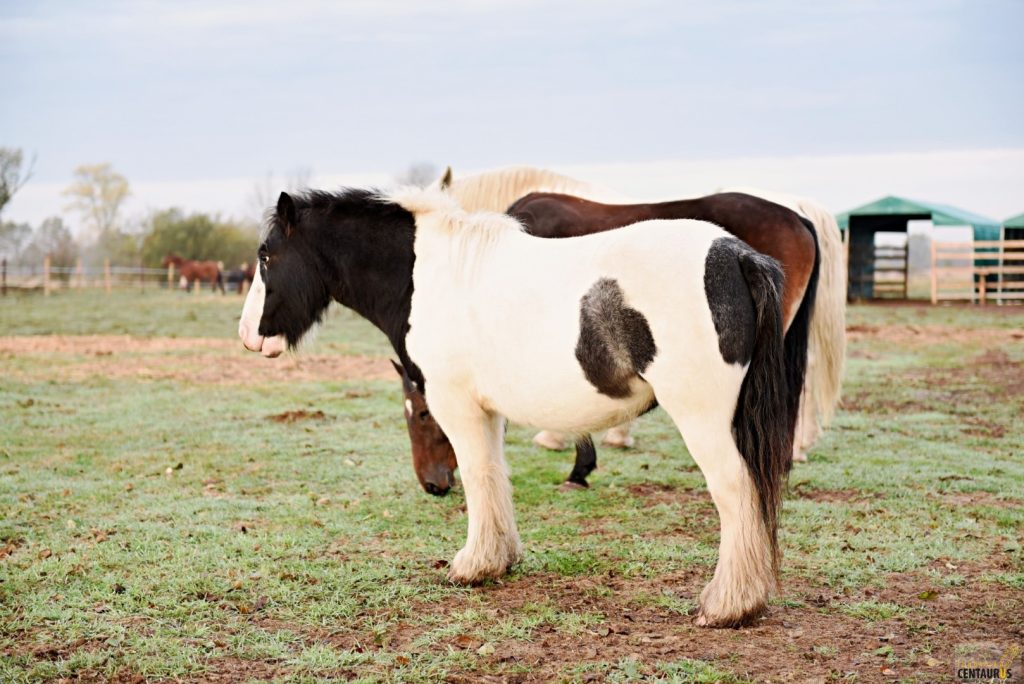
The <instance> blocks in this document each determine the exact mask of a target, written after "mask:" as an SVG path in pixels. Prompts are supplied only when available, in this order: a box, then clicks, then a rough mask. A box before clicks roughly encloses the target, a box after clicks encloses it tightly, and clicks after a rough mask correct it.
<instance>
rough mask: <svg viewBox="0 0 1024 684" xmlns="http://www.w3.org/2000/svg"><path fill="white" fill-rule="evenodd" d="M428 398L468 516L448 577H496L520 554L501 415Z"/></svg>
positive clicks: (461, 579) (471, 580)
mask: <svg viewBox="0 0 1024 684" xmlns="http://www.w3.org/2000/svg"><path fill="white" fill-rule="evenodd" d="M428 387H429V386H428ZM428 393H429V390H428ZM429 402H430V410H431V413H432V414H433V415H434V417H435V418H436V419H437V422H438V424H440V426H441V428H442V429H443V430H444V432H445V434H447V435H448V438H449V439H450V440H451V443H452V446H453V447H454V449H455V458H456V460H457V461H458V464H459V472H460V473H461V476H462V488H463V490H464V491H465V493H466V516H467V518H468V520H469V530H468V534H467V535H466V545H465V546H463V547H462V549H461V550H460V551H459V552H458V553H457V554H455V560H453V561H452V565H451V568H450V570H449V571H448V579H449V580H451V581H452V582H457V583H460V584H473V583H477V582H482V581H483V580H485V579H492V578H497V577H501V576H502V575H504V574H505V572H506V571H507V570H508V568H509V567H510V566H512V565H513V564H514V563H516V562H517V561H518V560H519V559H520V558H521V557H522V555H523V545H522V542H521V541H520V540H519V532H518V530H517V529H516V521H515V513H514V511H513V508H512V485H511V483H510V482H509V478H508V466H507V465H506V464H505V448H504V447H505V445H504V441H505V419H504V418H502V417H501V416H498V415H495V414H490V413H485V412H484V411H482V410H481V409H480V408H478V407H476V406H473V407H465V406H461V407H460V406H456V405H454V404H453V405H449V404H448V402H446V401H443V400H441V399H439V398H438V397H437V396H435V395H430V396H429Z"/></svg>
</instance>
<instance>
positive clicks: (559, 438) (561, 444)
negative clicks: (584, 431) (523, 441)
mask: <svg viewBox="0 0 1024 684" xmlns="http://www.w3.org/2000/svg"><path fill="white" fill-rule="evenodd" d="M533 443H534V444H536V445H537V446H539V447H543V448H545V449H551V450H552V451H562V450H564V449H565V448H566V447H567V446H569V445H568V444H566V441H565V435H563V434H562V433H561V432H555V431H554V430H541V431H540V432H538V433H537V434H535V435H534V436H533Z"/></svg>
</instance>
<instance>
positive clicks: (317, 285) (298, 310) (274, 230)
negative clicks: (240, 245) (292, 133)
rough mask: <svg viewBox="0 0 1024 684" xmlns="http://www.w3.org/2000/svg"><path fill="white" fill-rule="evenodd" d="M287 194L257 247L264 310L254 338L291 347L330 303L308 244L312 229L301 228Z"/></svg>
mask: <svg viewBox="0 0 1024 684" xmlns="http://www.w3.org/2000/svg"><path fill="white" fill-rule="evenodd" d="M303 213H304V212H298V211H296V207H295V203H294V201H293V200H292V198H291V196H289V195H288V194H287V193H284V192H282V193H281V197H280V199H278V202H277V212H276V214H275V215H274V216H273V217H272V218H271V221H270V230H269V232H268V233H267V237H266V239H265V240H264V241H263V243H262V244H261V245H260V248H259V267H258V268H259V274H260V279H261V280H262V282H263V288H264V298H263V312H262V315H261V316H260V321H259V334H260V336H262V337H264V338H273V337H277V336H282V337H284V339H285V340H286V341H287V342H288V346H289V347H294V346H295V345H296V344H297V343H298V342H299V340H301V339H302V337H303V335H305V334H306V333H307V332H308V331H309V329H310V328H312V327H313V326H314V325H315V324H317V323H319V322H320V319H321V317H322V316H323V313H324V311H325V310H326V309H327V306H328V304H330V302H331V293H330V290H329V287H328V284H327V278H326V277H325V275H326V274H324V273H323V272H322V270H323V268H324V266H323V261H322V260H321V259H318V258H317V254H316V251H315V250H314V248H313V243H312V237H313V236H312V235H311V233H312V231H313V230H314V226H312V225H309V224H308V223H307V224H303V221H302V218H303Z"/></svg>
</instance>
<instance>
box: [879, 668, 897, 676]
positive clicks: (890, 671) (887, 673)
mask: <svg viewBox="0 0 1024 684" xmlns="http://www.w3.org/2000/svg"><path fill="white" fill-rule="evenodd" d="M882 674H883V675H885V676H886V677H895V676H896V670H893V669H892V668H889V667H883V668H882Z"/></svg>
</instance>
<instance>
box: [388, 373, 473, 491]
mask: <svg viewBox="0 0 1024 684" xmlns="http://www.w3.org/2000/svg"><path fill="white" fill-rule="evenodd" d="M391 365H392V366H394V367H395V371H396V372H397V373H398V375H400V376H401V378H402V391H403V392H404V393H405V424H406V425H407V426H408V428H409V440H410V441H411V442H412V465H413V468H414V469H415V470H416V477H417V478H419V481H420V484H421V485H422V486H423V489H425V490H426V491H428V492H429V493H431V494H433V495H434V496H444V495H445V494H447V493H448V490H449V489H451V488H452V485H454V484H455V468H456V467H458V464H457V463H456V462H455V449H453V448H452V443H451V442H449V441H448V436H447V435H445V434H444V431H443V430H441V426H440V425H438V424H437V421H436V420H434V417H433V416H432V415H430V409H428V408H427V400H426V398H425V397H424V396H423V394H422V393H421V392H420V391H419V390H418V389H416V385H414V384H413V382H412V380H410V379H409V375H408V374H407V373H406V372H405V369H404V368H402V366H401V364H399V363H396V362H394V361H392V362H391Z"/></svg>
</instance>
